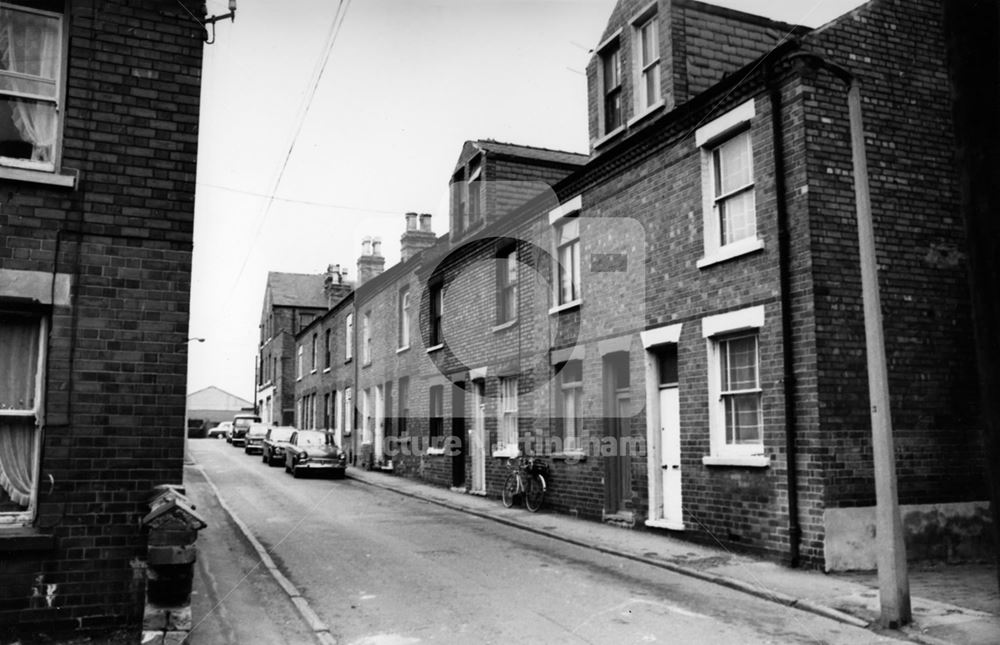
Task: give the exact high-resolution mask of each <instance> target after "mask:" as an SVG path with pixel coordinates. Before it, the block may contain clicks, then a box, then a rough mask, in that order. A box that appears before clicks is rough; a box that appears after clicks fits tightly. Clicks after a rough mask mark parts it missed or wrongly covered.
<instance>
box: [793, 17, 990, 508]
mask: <svg viewBox="0 0 1000 645" xmlns="http://www.w3.org/2000/svg"><path fill="white" fill-rule="evenodd" d="M941 22H942V8H941V4H940V3H939V2H935V1H933V0H924V1H919V2H912V3H907V4H906V8H905V10H903V9H902V8H901V7H900V6H898V5H897V4H896V3H893V2H890V1H888V0H874V1H873V2H871V3H869V4H868V5H865V6H864V7H862V8H860V9H859V10H856V11H855V12H852V14H851V15H850V16H847V17H845V18H843V19H841V20H839V21H838V22H837V23H835V24H833V25H831V26H829V27H828V28H826V29H824V30H821V31H819V32H818V33H816V34H815V35H814V36H811V37H810V38H809V39H808V40H807V45H808V46H809V47H810V49H812V50H813V51H816V52H817V53H821V54H824V55H826V56H828V57H829V59H830V60H831V61H833V62H836V63H838V64H840V65H842V66H844V67H846V68H847V69H849V70H851V71H852V72H854V73H855V74H857V75H858V77H859V78H860V81H861V94H862V97H863V110H864V119H865V133H866V136H865V139H866V148H867V154H868V166H869V169H870V173H869V175H870V186H871V193H872V210H873V215H874V221H875V236H876V252H877V253H878V254H879V255H878V262H879V285H880V290H881V297H882V312H883V322H884V329H885V342H886V353H887V359H888V369H889V388H890V395H891V403H892V419H893V426H894V434H895V443H896V457H897V475H898V479H899V495H900V502H901V503H903V504H909V503H926V502H952V501H968V500H977V499H985V498H986V495H987V493H986V489H985V482H984V478H983V468H982V461H981V457H980V455H981V451H980V450H979V437H978V424H979V419H978V410H979V406H978V403H977V397H976V376H975V372H974V355H973V351H974V348H973V345H972V341H973V339H972V334H971V333H970V320H969V315H970V314H969V301H968V282H967V277H966V270H967V268H966V256H965V252H964V250H963V248H964V246H963V222H962V219H961V214H960V212H959V207H958V205H959V200H958V178H957V176H956V171H955V166H954V161H953V150H954V135H953V131H952V121H951V118H952V116H951V104H950V95H949V84H948V81H947V67H946V64H945V61H946V55H945V54H946V52H945V43H944V36H943V31H942V27H941ZM804 85H805V87H804V89H805V93H804V95H803V96H804V101H805V106H806V114H807V118H806V121H805V124H806V136H807V145H808V147H809V157H808V172H809V184H810V185H809V200H810V204H811V207H812V208H811V218H810V226H811V227H812V230H813V231H814V237H813V275H814V280H815V291H816V299H815V308H816V318H817V325H816V336H817V351H818V354H819V373H818V382H819V397H820V398H819V404H820V409H821V424H822V425H821V427H822V431H823V436H824V437H825V438H826V439H827V441H826V447H827V450H828V456H827V459H828V461H830V462H832V463H836V464H837V467H836V468H831V469H829V470H827V471H826V482H827V484H826V485H827V503H828V504H829V505H830V506H864V505H871V504H873V503H874V488H873V483H872V477H873V475H872V457H871V449H870V443H871V442H870V430H869V428H870V422H869V417H868V407H867V403H868V398H867V396H868V394H867V379H866V376H865V349H864V347H865V346H864V327H863V322H862V321H863V318H862V313H861V289H860V270H859V268H858V262H859V258H858V254H857V228H856V224H855V213H854V200H853V194H852V192H851V190H852V186H853V182H852V166H851V156H850V148H849V138H848V129H847V108H846V98H845V94H844V91H843V85H842V84H841V83H839V82H838V81H835V80H833V79H832V77H831V76H830V74H829V73H827V72H824V71H820V72H813V73H812V76H811V78H810V79H809V80H807V81H806V82H805V83H804Z"/></svg>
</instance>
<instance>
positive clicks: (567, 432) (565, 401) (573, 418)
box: [556, 359, 583, 453]
mask: <svg viewBox="0 0 1000 645" xmlns="http://www.w3.org/2000/svg"><path fill="white" fill-rule="evenodd" d="M571 363H575V364H576V365H575V366H572V365H571ZM570 367H578V368H579V370H580V374H579V379H578V380H574V381H569V380H567V376H566V373H567V370H568V369H569V368H570ZM556 369H558V370H559V373H558V374H557V376H556V382H557V384H558V390H557V395H556V396H557V399H558V405H559V408H558V409H559V418H560V419H561V422H560V425H561V428H562V452H564V453H565V452H575V451H579V450H580V446H581V441H580V439H581V435H582V434H583V361H582V360H580V359H571V360H568V361H566V362H565V363H562V364H560V365H558V366H557V367H556ZM570 424H572V429H571V428H570Z"/></svg>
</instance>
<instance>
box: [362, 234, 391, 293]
mask: <svg viewBox="0 0 1000 645" xmlns="http://www.w3.org/2000/svg"><path fill="white" fill-rule="evenodd" d="M384 269H385V258H384V257H382V240H380V239H379V238H377V237H376V238H371V237H366V238H364V239H363V240H362V241H361V257H359V258H358V286H359V287H360V286H361V285H363V284H364V283H366V282H368V281H369V280H371V279H372V278H374V277H375V276H377V275H378V274H380V273H382V271H383V270H384Z"/></svg>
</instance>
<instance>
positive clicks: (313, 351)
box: [309, 332, 319, 374]
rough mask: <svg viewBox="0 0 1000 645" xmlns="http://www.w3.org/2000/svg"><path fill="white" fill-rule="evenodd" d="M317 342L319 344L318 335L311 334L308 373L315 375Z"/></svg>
mask: <svg viewBox="0 0 1000 645" xmlns="http://www.w3.org/2000/svg"><path fill="white" fill-rule="evenodd" d="M318 342H319V334H318V333H317V332H313V337H312V370H310V372H309V373H310V374H315V373H316V367H317V365H316V345H317V343H318Z"/></svg>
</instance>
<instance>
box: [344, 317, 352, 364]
mask: <svg viewBox="0 0 1000 645" xmlns="http://www.w3.org/2000/svg"><path fill="white" fill-rule="evenodd" d="M353 357H354V314H352V313H349V314H347V318H346V319H345V320H344V360H345V361H349V360H351V358H353Z"/></svg>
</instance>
